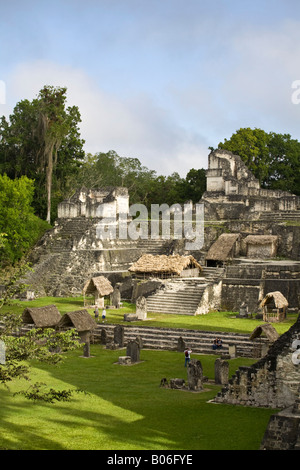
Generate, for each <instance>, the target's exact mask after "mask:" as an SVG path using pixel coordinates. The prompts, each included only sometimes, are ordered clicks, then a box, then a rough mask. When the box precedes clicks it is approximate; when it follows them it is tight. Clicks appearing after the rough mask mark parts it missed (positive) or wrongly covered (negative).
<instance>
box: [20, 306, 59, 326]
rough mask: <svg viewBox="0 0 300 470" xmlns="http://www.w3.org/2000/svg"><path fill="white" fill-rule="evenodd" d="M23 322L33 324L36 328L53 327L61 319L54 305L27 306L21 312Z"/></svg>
mask: <svg viewBox="0 0 300 470" xmlns="http://www.w3.org/2000/svg"><path fill="white" fill-rule="evenodd" d="M22 320H23V323H26V324H34V325H35V326H36V327H37V328H54V327H55V326H56V325H57V324H58V323H59V321H60V320H61V314H60V313H59V311H58V309H57V307H56V306H55V305H47V306H45V307H27V308H25V310H24V312H23V314H22Z"/></svg>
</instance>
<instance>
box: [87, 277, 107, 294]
mask: <svg viewBox="0 0 300 470" xmlns="http://www.w3.org/2000/svg"><path fill="white" fill-rule="evenodd" d="M113 290H114V289H113V287H112V285H111V283H110V282H109V280H108V279H107V278H106V277H104V276H98V277H92V278H91V279H89V280H88V281H87V282H86V283H85V285H84V288H83V294H84V295H89V294H94V293H95V292H97V293H98V294H99V296H100V297H104V296H105V295H109V294H111V293H112V292H113Z"/></svg>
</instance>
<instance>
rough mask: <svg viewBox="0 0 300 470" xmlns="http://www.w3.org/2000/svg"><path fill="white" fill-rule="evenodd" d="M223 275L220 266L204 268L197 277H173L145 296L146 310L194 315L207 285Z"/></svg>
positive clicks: (215, 281)
mask: <svg viewBox="0 0 300 470" xmlns="http://www.w3.org/2000/svg"><path fill="white" fill-rule="evenodd" d="M223 275H224V269H222V268H204V269H203V271H202V272H201V276H200V277H197V278H174V279H170V280H168V281H166V282H165V285H164V287H163V288H161V289H159V290H158V291H157V292H155V294H153V295H151V296H149V297H148V298H147V311H148V312H153V313H168V314H174V313H176V314H182V315H195V313H196V311H197V308H198V306H199V304H200V302H201V299H202V296H203V294H204V292H205V290H206V288H207V287H208V285H210V284H213V283H217V282H219V280H220V279H221V278H222V276H223Z"/></svg>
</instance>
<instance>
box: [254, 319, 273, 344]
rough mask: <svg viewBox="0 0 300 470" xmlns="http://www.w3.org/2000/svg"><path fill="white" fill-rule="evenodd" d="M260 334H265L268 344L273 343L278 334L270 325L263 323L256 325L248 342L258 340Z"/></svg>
mask: <svg viewBox="0 0 300 470" xmlns="http://www.w3.org/2000/svg"><path fill="white" fill-rule="evenodd" d="M262 333H265V335H266V337H267V338H268V340H269V341H270V342H272V343H273V342H274V341H276V340H277V339H278V338H279V334H278V333H277V331H276V330H275V328H274V327H273V326H272V325H271V324H270V323H263V324H262V325H258V326H257V327H256V328H255V329H254V330H253V332H252V333H251V336H250V340H254V339H255V338H258V337H259V336H260V335H261V334H262Z"/></svg>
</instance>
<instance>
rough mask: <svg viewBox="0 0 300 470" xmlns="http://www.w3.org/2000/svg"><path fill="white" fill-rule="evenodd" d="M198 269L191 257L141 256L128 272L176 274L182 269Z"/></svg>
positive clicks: (196, 263)
mask: <svg viewBox="0 0 300 470" xmlns="http://www.w3.org/2000/svg"><path fill="white" fill-rule="evenodd" d="M192 268H198V269H199V270H200V271H201V270H202V268H201V266H200V264H199V263H198V261H196V260H195V258H194V257H193V256H191V255H189V256H181V255H170V256H167V255H149V254H145V255H142V256H141V257H140V258H139V259H138V261H137V262H136V263H134V264H133V265H132V266H131V267H130V268H129V271H132V272H137V273H168V274H178V275H180V273H181V272H182V271H183V270H184V269H192Z"/></svg>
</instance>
